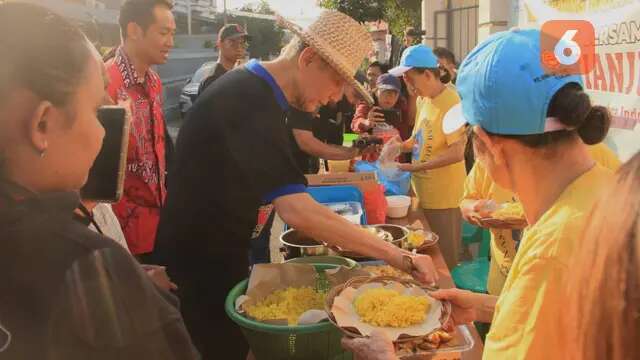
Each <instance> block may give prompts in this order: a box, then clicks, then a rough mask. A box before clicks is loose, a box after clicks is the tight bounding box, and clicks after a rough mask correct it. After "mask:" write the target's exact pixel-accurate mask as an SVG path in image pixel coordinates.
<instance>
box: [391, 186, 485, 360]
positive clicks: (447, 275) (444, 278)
mask: <svg viewBox="0 0 640 360" xmlns="http://www.w3.org/2000/svg"><path fill="white" fill-rule="evenodd" d="M387 223H389V224H395V225H402V226H410V227H412V228H418V229H424V230H430V227H429V223H428V222H427V219H426V218H425V216H424V213H423V212H422V209H420V207H419V206H418V199H416V198H415V197H414V198H413V199H412V201H411V208H409V214H408V215H407V217H404V218H401V219H391V218H387ZM424 253H425V254H427V255H429V256H431V258H432V259H433V263H434V264H435V266H436V269H437V271H438V276H439V279H438V286H439V287H440V288H441V289H449V288H453V287H455V285H454V283H453V278H451V272H449V268H448V267H447V264H446V263H445V262H444V258H443V257H442V253H441V252H440V248H439V247H438V245H435V246H431V247H430V248H428V249H427V250H426V251H425V252H424ZM469 331H470V332H471V335H472V336H473V341H474V346H473V348H472V349H471V350H469V351H467V352H465V353H463V355H462V358H463V359H465V360H476V359H482V350H483V349H484V346H483V345H482V340H480V336H479V335H478V332H477V331H476V328H475V327H474V326H469Z"/></svg>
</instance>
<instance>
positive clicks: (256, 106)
mask: <svg viewBox="0 0 640 360" xmlns="http://www.w3.org/2000/svg"><path fill="white" fill-rule="evenodd" d="M282 22H283V25H284V26H286V27H287V28H288V29H289V30H291V31H292V32H293V33H294V34H295V35H296V36H295V37H294V39H293V40H292V41H291V43H290V44H289V45H288V46H287V47H286V48H285V49H284V50H283V52H282V54H281V56H280V57H279V58H277V59H276V60H274V61H270V62H264V63H262V62H258V61H255V60H254V61H251V62H249V63H248V64H246V65H245V66H244V67H242V68H239V69H235V70H233V71H231V72H230V73H228V74H226V75H225V76H224V77H222V78H220V79H219V80H218V81H216V82H215V83H213V84H212V85H211V86H210V87H209V88H207V90H206V91H205V92H204V93H203V94H202V95H201V96H200V97H199V98H198V100H197V101H196V103H195V104H194V106H193V108H192V110H191V113H190V114H189V116H188V117H187V119H186V121H185V124H184V125H183V127H182V129H181V131H180V135H179V136H178V141H177V149H176V164H175V167H174V168H173V169H172V170H171V174H170V177H171V180H172V181H171V187H170V188H169V191H168V200H167V206H166V208H165V209H164V211H163V214H162V218H161V222H160V226H159V230H158V239H157V241H158V245H157V246H158V247H157V249H158V250H157V251H158V256H159V258H158V260H159V261H160V262H161V263H163V264H166V265H169V269H172V273H171V276H172V278H173V279H175V280H176V283H177V284H178V286H179V295H180V297H181V307H182V312H183V317H184V320H185V323H186V324H187V327H188V329H189V332H190V333H191V335H192V337H193V340H194V343H195V344H196V346H197V347H198V349H199V350H200V351H201V352H202V354H203V357H204V358H205V359H214V358H220V354H221V353H224V354H225V355H226V356H225V357H224V358H225V359H240V358H243V357H244V355H246V351H247V345H246V343H245V342H244V339H243V336H242V334H241V333H240V331H239V329H238V327H237V326H236V325H234V324H233V323H232V322H231V321H230V320H229V319H228V318H227V317H226V315H225V312H224V311H225V310H224V300H225V297H226V295H227V294H228V293H229V291H230V290H231V288H232V287H233V286H234V285H236V284H237V283H238V282H240V281H241V280H242V279H244V278H246V277H247V276H248V268H249V263H248V250H249V248H250V238H251V235H252V230H253V229H254V228H255V226H256V218H257V213H258V208H259V207H260V206H261V205H264V204H273V205H274V206H275V209H276V211H277V212H278V214H279V215H280V216H281V217H282V218H283V219H284V221H285V222H286V223H287V224H289V225H290V226H292V227H294V228H296V229H298V230H300V231H302V232H304V233H306V234H308V235H310V236H311V237H313V238H315V239H318V240H321V241H324V242H326V243H328V244H330V245H336V246H340V247H342V248H347V249H350V250H352V251H355V252H358V253H361V254H363V255H366V256H370V257H374V258H378V259H382V260H385V261H386V262H387V263H389V264H391V265H393V266H395V267H397V268H400V269H403V270H405V271H407V272H409V273H412V274H413V275H414V276H415V277H416V278H417V279H418V280H420V281H423V282H427V283H429V282H433V281H435V280H436V276H437V275H436V272H435V269H434V267H433V263H432V262H431V258H430V257H428V256H425V255H419V256H414V255H412V254H409V253H406V252H403V251H402V250H400V249H399V248H397V247H395V246H393V245H392V244H390V243H387V242H384V241H381V240H380V239H378V238H377V237H376V236H374V235H371V234H369V233H368V232H367V231H364V230H362V229H360V228H359V227H356V226H353V225H351V224H350V223H349V222H347V221H346V220H345V219H343V218H342V217H340V216H338V215H336V214H334V213H333V212H332V211H331V210H329V209H328V208H327V207H325V206H322V205H320V204H318V203H316V202H315V201H314V200H313V199H312V198H311V197H310V196H309V195H308V194H307V193H306V192H305V188H306V179H305V177H304V175H303V174H302V172H301V171H300V170H299V169H298V167H297V166H296V163H295V160H294V158H293V156H292V153H291V150H290V143H289V138H288V136H289V133H288V129H287V126H286V123H285V119H286V117H287V114H288V112H289V109H290V108H296V109H299V110H302V111H307V112H311V111H314V110H315V109H317V108H318V107H319V106H321V105H324V104H326V103H328V102H329V101H331V100H333V101H337V100H339V99H340V98H341V97H342V93H343V88H344V87H345V86H354V87H355V88H356V89H358V90H359V91H360V92H361V93H362V95H363V96H364V97H365V99H367V100H369V101H372V99H371V96H370V95H369V94H368V93H367V92H366V91H365V90H364V88H363V87H362V85H360V84H359V83H358V82H357V81H356V80H355V79H354V78H353V76H354V75H355V73H356V70H357V69H358V67H359V65H360V64H361V62H362V61H363V59H364V58H365V56H366V55H367V54H368V53H369V51H370V50H371V49H372V39H371V37H370V35H369V33H368V32H367V30H366V29H365V28H364V27H363V26H362V25H360V24H358V23H357V22H356V21H355V20H353V19H351V18H350V17H348V16H346V15H344V14H342V13H339V12H336V11H325V12H323V13H322V14H321V15H320V17H319V18H318V19H317V20H316V21H315V22H314V23H313V24H312V25H310V26H309V28H307V29H306V30H302V29H300V28H298V27H297V26H295V25H294V24H292V23H290V22H287V21H285V20H283V21H282Z"/></svg>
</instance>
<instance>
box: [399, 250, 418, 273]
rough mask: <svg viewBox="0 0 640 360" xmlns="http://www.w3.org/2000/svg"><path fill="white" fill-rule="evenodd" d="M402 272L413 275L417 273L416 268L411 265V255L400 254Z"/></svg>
mask: <svg viewBox="0 0 640 360" xmlns="http://www.w3.org/2000/svg"><path fill="white" fill-rule="evenodd" d="M402 270H404V272H406V273H407V274H413V272H414V271H418V268H417V267H416V265H415V264H414V263H413V255H411V254H402Z"/></svg>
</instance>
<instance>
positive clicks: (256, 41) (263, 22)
mask: <svg viewBox="0 0 640 360" xmlns="http://www.w3.org/2000/svg"><path fill="white" fill-rule="evenodd" d="M240 11H245V12H250V13H255V14H266V15H273V14H274V11H273V10H272V9H271V7H270V6H269V4H268V3H267V2H266V1H265V0H261V1H260V2H259V3H258V4H256V5H250V4H249V5H244V6H243V7H242V8H240ZM229 22H231V23H238V24H240V25H242V26H245V27H246V29H247V32H248V33H249V35H251V41H250V42H249V49H248V51H249V55H250V56H251V57H252V58H260V59H263V58H264V59H266V58H268V57H269V56H270V55H277V54H278V53H279V52H280V49H281V48H282V37H283V36H284V31H283V30H282V29H281V28H280V27H278V26H277V25H276V24H275V22H274V21H273V20H267V19H257V18H252V17H247V16H231V17H230V19H229Z"/></svg>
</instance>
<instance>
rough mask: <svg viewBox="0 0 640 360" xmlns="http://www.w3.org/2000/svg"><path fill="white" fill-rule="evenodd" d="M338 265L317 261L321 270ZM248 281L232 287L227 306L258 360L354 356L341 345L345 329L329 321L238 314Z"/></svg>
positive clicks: (333, 359) (347, 359)
mask: <svg viewBox="0 0 640 360" xmlns="http://www.w3.org/2000/svg"><path fill="white" fill-rule="evenodd" d="M335 267H336V266H335V265H316V269H317V270H326V269H333V268H335ZM248 282H249V280H243V281H242V282H240V283H239V284H238V285H236V286H235V287H234V288H233V289H231V291H230V292H229V295H228V296H227V299H226V301H225V306H224V307H225V311H226V312H227V315H228V316H229V317H230V318H231V320H233V322H235V323H236V324H238V326H240V330H242V333H243V334H244V336H245V338H246V339H247V341H248V342H249V346H250V347H251V350H252V352H253V354H254V355H255V357H256V359H257V360H280V359H295V360H298V359H299V360H302V359H330V360H351V359H352V355H351V353H348V352H346V351H345V350H344V349H343V348H342V346H341V345H340V339H342V332H341V331H340V330H339V329H338V328H336V327H335V326H334V325H333V324H331V323H330V322H329V321H324V322H321V323H318V324H312V325H299V326H286V325H271V324H264V323H261V322H259V321H255V320H251V319H248V318H246V317H245V316H243V315H242V314H238V312H237V311H236V308H235V302H236V299H237V298H238V297H239V296H240V295H244V293H245V292H246V291H247V284H248ZM211 326H215V324H212V325H211ZM222 350H223V349H222Z"/></svg>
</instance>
